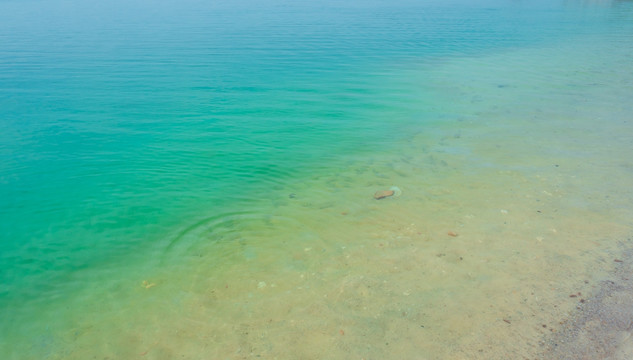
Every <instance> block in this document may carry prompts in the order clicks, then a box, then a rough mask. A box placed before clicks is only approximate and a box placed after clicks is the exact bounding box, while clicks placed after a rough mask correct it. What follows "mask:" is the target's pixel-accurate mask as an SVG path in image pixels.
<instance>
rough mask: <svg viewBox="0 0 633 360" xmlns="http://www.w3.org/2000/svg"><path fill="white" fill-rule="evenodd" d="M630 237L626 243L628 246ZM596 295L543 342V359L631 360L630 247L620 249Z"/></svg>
mask: <svg viewBox="0 0 633 360" xmlns="http://www.w3.org/2000/svg"><path fill="white" fill-rule="evenodd" d="M631 242H632V239H631V238H629V239H628V240H627V242H626V244H627V245H631ZM613 260H614V261H615V262H616V263H617V267H616V270H615V271H614V272H613V274H612V275H611V276H610V277H609V278H607V279H605V280H604V281H602V282H601V284H600V285H599V290H598V291H597V292H596V294H595V296H593V297H591V298H588V299H582V298H580V297H578V299H579V303H578V307H577V308H578V312H577V313H576V314H575V315H573V316H572V317H571V318H570V319H568V320H567V321H565V322H564V324H563V328H562V330H561V331H559V332H558V333H556V335H554V336H552V337H551V338H549V339H546V341H545V343H544V344H543V345H544V347H545V349H546V350H545V351H544V352H543V353H542V356H541V358H543V359H575V360H577V359H609V360H624V359H633V249H628V250H626V251H624V252H623V254H622V256H621V257H620V258H618V259H613Z"/></svg>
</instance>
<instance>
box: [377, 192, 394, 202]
mask: <svg viewBox="0 0 633 360" xmlns="http://www.w3.org/2000/svg"><path fill="white" fill-rule="evenodd" d="M393 194H394V192H393V190H380V191H376V193H375V194H374V199H376V200H380V199H384V198H386V197H389V196H393Z"/></svg>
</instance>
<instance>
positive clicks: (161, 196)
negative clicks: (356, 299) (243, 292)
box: [0, 0, 633, 359]
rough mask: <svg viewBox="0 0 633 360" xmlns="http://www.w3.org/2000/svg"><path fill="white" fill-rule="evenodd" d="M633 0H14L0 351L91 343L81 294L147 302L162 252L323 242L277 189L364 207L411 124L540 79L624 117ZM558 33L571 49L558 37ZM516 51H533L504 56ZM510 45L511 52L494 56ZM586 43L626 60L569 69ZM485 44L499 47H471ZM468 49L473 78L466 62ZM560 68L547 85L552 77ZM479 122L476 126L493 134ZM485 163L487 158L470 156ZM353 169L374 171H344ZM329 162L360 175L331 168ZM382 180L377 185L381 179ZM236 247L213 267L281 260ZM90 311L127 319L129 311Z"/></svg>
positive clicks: (445, 117)
mask: <svg viewBox="0 0 633 360" xmlns="http://www.w3.org/2000/svg"><path fill="white" fill-rule="evenodd" d="M632 5H633V4H632V3H631V2H627V1H603V2H599V1H596V2H583V1H554V2H546V1H543V2H521V1H488V2H483V3H482V2H477V3H476V2H458V1H450V2H434V1H429V2H422V1H419V2H418V1H395V2H389V3H383V2H380V1H370V2H362V3H361V2H357V3H346V4H341V3H339V2H330V1H324V2H320V1H319V2H289V1H288V2H286V1H273V2H256V1H252V2H245V1H238V2H229V1H226V2H217V3H206V2H202V1H185V2H179V3H170V2H161V1H143V2H118V1H115V2H107V3H97V2H88V3H85V2H84V3H80V2H77V1H54V0H48V1H26V2H17V1H2V2H0V130H1V131H0V239H1V242H0V319H1V320H0V334H1V336H0V339H1V340H0V354H5V355H4V356H3V358H10V359H23V358H40V359H41V358H73V357H75V358H82V356H85V353H80V352H77V350H76V349H75V348H74V347H73V346H75V345H73V344H75V343H74V342H73V340H69V337H72V336H71V335H69V334H70V333H72V332H75V333H76V331H77V330H76V329H77V325H76V323H75V322H73V321H75V319H73V318H71V317H69V316H68V315H67V314H68V313H71V312H74V313H75V315H76V317H77V319H85V316H84V315H86V314H92V313H94V312H95V311H101V310H99V309H100V306H101V305H96V303H94V301H95V299H97V298H101V297H103V296H104V294H107V296H110V297H111V298H117V297H118V295H117V294H119V293H120V294H121V295H120V298H121V299H122V300H120V302H119V303H117V302H112V303H111V304H110V306H109V307H108V306H106V307H105V309H106V310H104V313H105V314H107V315H106V316H105V318H106V319H107V318H108V316H110V317H111V318H112V319H115V318H117V316H121V317H123V318H125V317H126V316H130V318H133V315H129V314H127V313H126V312H125V311H124V310H122V309H126V308H127V305H126V304H129V301H131V300H130V299H131V298H133V295H129V294H128V292H127V290H124V289H125V288H126V286H128V284H130V283H133V284H134V285H133V286H134V287H136V288H139V287H140V286H138V285H139V284H142V281H147V280H145V279H147V278H150V277H151V276H152V275H151V274H154V275H153V276H157V275H155V274H157V273H161V272H165V273H172V274H173V276H174V278H176V279H180V280H179V281H184V283H187V281H188V280H187V279H188V276H190V275H191V274H192V269H194V268H196V269H197V267H196V266H198V265H196V266H193V265H192V264H194V263H195V264H197V261H198V260H196V258H198V257H203V256H206V254H208V253H209V252H213V251H215V250H213V248H211V246H213V245H212V244H216V243H239V242H242V241H244V239H245V238H249V239H250V238H256V239H257V240H256V241H257V243H258V244H264V245H261V246H270V247H272V248H275V249H276V248H278V247H282V248H283V247H284V246H286V245H284V244H286V242H290V243H292V242H293V241H299V242H301V243H304V242H307V243H310V241H312V240H314V239H315V238H316V237H315V235H314V234H315V233H316V230H314V229H317V228H320V227H321V226H322V225H319V224H314V223H312V220H310V219H311V215H309V214H308V215H305V214H302V216H299V215H297V217H296V218H292V214H293V211H290V212H288V213H284V214H283V215H279V209H280V208H283V207H284V206H287V203H289V202H291V201H294V200H297V201H306V203H307V202H308V200H304V199H305V198H310V200H309V203H310V204H315V205H314V206H316V207H321V208H323V209H327V208H332V207H333V208H338V207H342V208H346V209H347V208H352V209H355V207H362V205H358V199H357V198H355V197H353V196H351V195H350V196H348V197H346V196H347V195H346V193H347V190H345V191H343V190H341V192H340V193H339V192H337V191H339V190H340V189H350V188H353V187H354V186H356V188H358V186H357V185H359V184H362V185H363V186H368V187H370V188H371V186H376V185H381V186H387V185H391V184H387V183H385V184H380V183H371V184H369V180H367V179H368V177H367V176H368V175H367V174H372V176H374V175H375V176H377V177H380V176H381V173H382V174H385V173H389V172H390V171H392V172H393V171H395V172H396V173H397V172H398V171H399V170H398V169H394V166H393V165H391V163H390V161H389V160H382V159H381V156H382V155H381V154H393V153H398V152H401V153H403V156H406V155H407V153H406V152H405V151H404V150H402V149H403V144H409V143H412V142H416V141H419V139H420V138H423V139H431V140H432V139H439V138H440V137H442V136H446V134H450V136H452V137H454V138H460V137H461V136H462V135H461V133H460V132H459V131H460V130H459V128H457V127H455V123H454V122H455V121H456V120H459V121H467V122H468V123H469V124H474V125H473V126H481V125H482V124H485V123H486V122H488V121H490V122H491V123H492V124H493V125H494V127H492V128H491V132H494V131H493V130H492V129H502V128H503V126H504V123H505V122H508V124H507V126H508V127H510V126H512V124H511V123H512V122H513V121H522V120H523V119H519V118H517V117H516V116H515V117H509V118H508V119H503V120H502V121H495V120H490V119H486V118H485V117H483V116H480V115H481V112H482V111H484V112H485V111H486V110H485V109H487V106H489V105H490V104H491V103H495V102H497V103H496V104H495V106H499V107H502V108H504V107H508V108H514V109H516V107H513V106H511V105H508V102H506V101H507V100H508V99H510V98H512V99H515V100H516V99H526V101H525V103H523V104H521V105H519V109H520V106H525V109H526V112H527V111H531V110H533V109H532V108H531V107H530V104H529V102H530V101H532V102H534V103H536V102H539V101H542V100H543V99H542V98H541V97H540V96H539V94H540V95H542V97H543V98H545V97H548V98H549V99H550V100H551V99H554V100H551V102H552V103H553V104H552V103H548V104H547V106H550V107H549V108H548V109H554V108H557V105H556V101H557V98H556V96H559V97H561V99H560V100H561V102H560V103H559V104H562V105H560V106H558V110H557V111H559V113H558V114H557V113H556V112H555V111H550V112H548V114H549V115H555V116H556V115H560V116H558V118H560V119H565V118H568V117H573V116H575V115H578V110H577V108H576V107H575V106H574V105H570V104H567V103H564V102H565V101H567V100H569V99H572V101H576V99H577V98H570V97H565V96H567V95H569V94H570V93H572V94H571V95H569V96H572V95H574V94H576V95H578V94H579V93H580V94H590V93H591V94H594V93H593V90H586V89H585V87H586V86H588V84H596V83H598V84H600V85H601V86H603V88H601V89H599V90H600V91H596V92H595V94H594V95H596V96H597V98H598V99H599V100H600V101H597V102H595V104H593V106H592V107H588V108H587V109H588V110H589V111H590V112H591V111H595V113H596V114H598V113H601V114H602V112H603V110H605V109H610V110H613V111H614V114H615V115H612V117H611V119H617V121H620V120H621V119H623V118H625V117H627V116H630V112H629V110H631V109H630V106H629V107H626V103H627V102H626V101H625V100H623V99H624V97H623V95H622V94H624V95H626V93H627V91H628V93H629V95H630V90H631V88H630V85H628V90H627V89H626V86H627V85H626V84H623V83H619V82H617V81H610V82H609V83H604V82H605V80H604V79H605V78H606V76H609V80H613V79H618V78H621V76H625V75H626V74H627V70H626V66H627V65H631V62H633V59H632V58H631V52H630V51H627V49H629V46H630V45H631V41H630V39H629V38H630V37H631V35H633V26H632V25H631V24H633V6H632ZM574 44H577V46H574ZM563 46H564V49H565V52H564V53H563V54H561V53H557V52H556V51H555V49H557V48H562V47H563ZM543 49H547V51H552V49H554V51H552V52H550V53H548V52H543ZM570 49H571V51H570ZM517 52H524V53H526V54H528V55H529V54H530V53H531V52H532V53H534V54H535V56H534V57H531V58H530V57H527V58H519V57H512V56H508V57H507V58H505V60H507V59H510V60H511V61H514V62H512V63H504V62H502V61H504V57H503V56H504V54H511V53H517ZM551 54H556V56H557V58H556V59H555V61H556V62H557V64H558V67H553V68H552V69H554V70H553V71H552V72H551V73H547V72H542V73H535V72H534V69H539V68H547V66H548V65H551V61H553V60H552V57H550V55H551ZM565 54H568V55H567V56H568V57H569V58H566V57H565V56H566V55H565ZM497 55H498V56H500V57H499V58H498V59H500V60H499V61H501V62H498V63H495V60H492V61H491V60H487V59H488V58H489V57H491V56H497ZM579 56H580V58H579ZM583 56H587V58H588V59H587V63H591V64H593V65H595V66H599V64H600V63H601V61H602V60H601V58H600V56H603V57H604V61H605V62H607V61H608V60H613V59H614V58H617V59H618V61H620V63H621V64H624V66H623V67H622V68H621V69H612V71H611V72H610V73H609V74H607V75H605V74H603V73H599V72H595V73H591V71H588V72H584V73H582V72H577V73H576V74H575V75H574V76H567V77H565V76H560V77H559V75H560V73H556V71H558V70H561V69H565V61H567V60H568V61H569V62H570V63H572V64H576V65H571V66H572V68H570V69H575V68H573V66H577V67H578V66H580V65H578V64H581V65H582V61H583V59H582V57H583ZM460 61H461V62H463V63H462V64H461V65H460V66H454V64H455V62H460ZM614 61H615V60H614ZM482 63H485V64H487V66H488V67H485V66H484V67H477V64H482ZM469 66H472V67H473V69H474V70H473V72H470V73H469V72H467V71H465V74H469V75H472V76H473V79H472V82H466V80H464V79H466V77H464V76H462V75H463V74H460V73H459V72H457V71H456V70H455V69H458V68H460V67H461V68H463V69H468V67H469ZM579 68H580V69H581V70H582V71H584V70H586V69H582V66H580V67H579ZM447 69H453V70H450V71H449V70H447ZM482 69H483V70H482ZM629 69H630V68H629ZM618 70H619V71H622V74H620V73H618ZM478 71H485V73H480V72H478ZM570 71H572V70H570ZM479 75H481V78H478V77H477V76H479ZM566 75H569V74H566ZM495 76H497V78H495ZM541 76H542V78H541ZM455 78H461V79H462V80H463V81H464V83H461V84H459V85H457V82H456V80H455ZM572 78H573V79H575V80H574V81H576V83H574V81H570V80H569V79H572ZM535 79H536V80H535ZM530 81H533V82H536V85H534V83H530ZM539 81H540V82H539ZM483 82H488V83H489V84H490V85H491V89H493V91H498V93H483V92H481V93H479V96H482V97H483V98H482V99H478V98H477V96H478V94H477V93H476V92H477V91H475V93H473V92H472V91H470V90H472V89H478V88H479V87H481V86H482V83H483ZM544 83H548V84H549V85H550V86H551V87H550V88H548V91H551V95H552V96H549V95H548V94H547V93H539V88H537V86H541V85H542V84H544ZM570 83H571V84H572V85H570ZM561 89H562V90H561ZM561 94H563V95H565V96H563V95H561ZM599 96H603V98H599ZM593 98H594V99H595V98H596V97H593ZM482 102H483V104H484V105H482ZM545 102H547V101H545ZM541 105H542V104H541ZM539 106H540V105H539ZM587 109H585V110H587ZM616 110H617V111H616ZM517 111H519V112H520V110H517ZM589 121H591V119H589ZM613 121H616V120H613ZM583 124H585V123H583ZM583 126H584V125H583ZM595 126H601V125H600V124H595ZM604 128H611V127H610V126H609V121H607V123H605V124H604ZM585 130H586V131H591V128H587V129H585ZM461 131H464V130H461ZM619 133H620V134H623V133H622V132H619ZM485 134H486V133H485V132H484V133H483V135H482V136H481V138H482V140H481V145H482V146H485V144H486V143H490V142H494V141H495V140H490V138H488V137H487V136H489V135H485ZM500 136H501V137H503V136H505V135H504V134H501V135H500ZM416 139H417V140H416ZM424 141H427V140H424ZM424 141H422V143H424ZM600 141H602V140H600ZM475 144H476V142H475ZM420 146H421V149H428V146H430V145H428V144H427V145H424V144H422V145H420ZM588 146H596V145H595V144H589V145H588ZM475 148H476V147H475V146H474V145H473V146H465V147H459V146H456V147H449V148H447V149H444V150H442V151H440V152H443V153H449V154H451V155H459V154H468V153H470V152H473V151H475V150H474V149H475ZM425 151H426V150H425ZM564 151H567V150H564ZM558 155H560V154H557V155H556V156H558ZM412 156H413V155H412ZM622 156H623V157H624V156H625V155H624V154H622ZM493 157H494V155H493ZM473 158H474V157H473ZM438 161H439V160H438ZM491 162H494V161H493V160H491V158H486V157H480V158H477V159H475V160H473V161H469V164H470V165H468V166H472V167H473V168H486V167H488V166H491V165H490V164H491ZM359 163H363V164H366V165H364V166H365V168H364V167H362V166H361V167H358V164H359ZM367 166H368V167H369V168H373V170H368V168H366V167H367ZM526 166H527V167H529V165H526ZM350 169H355V170H354V171H355V174H356V175H358V176H360V179H356V180H350V179H351V178H352V177H354V174H353V172H352V171H351V170H350ZM401 171H402V172H403V173H407V171H409V173H407V176H413V177H415V176H420V177H421V178H423V176H425V175H422V174H420V173H415V171H414V172H413V173H412V172H411V171H412V170H410V169H409V170H401ZM468 171H470V170H464V172H465V173H468ZM350 172H352V174H350ZM365 172H366V174H365ZM332 174H344V175H342V177H341V178H340V179H338V180H337V179H335V180H331V179H330V180H328V181H327V182H324V183H319V184H316V183H318V181H319V179H324V178H328V177H330V176H332ZM363 174H365V175H363ZM412 174H417V175H412ZM389 176H391V175H386V177H387V178H388V179H389V180H391V178H389ZM403 176H404V175H403ZM434 176H439V177H441V176H445V174H439V175H438V174H436V175H434ZM464 176H466V175H464ZM348 177H349V178H350V179H348ZM363 177H364V178H363ZM365 181H366V182H365ZM423 181H430V180H423ZM313 183H315V184H313ZM310 184H313V185H314V186H313V189H314V190H313V191H315V193H314V194H312V195H308V194H309V192H310V190H309V189H310V186H309V185H310ZM623 188H625V187H623ZM328 189H329V190H328ZM372 189H373V188H372ZM328 191H333V192H336V193H337V196H335V197H334V198H330V197H329V196H328ZM367 191H368V194H369V198H371V194H372V193H373V191H375V190H370V189H368V190H367ZM350 192H351V193H353V190H350ZM404 194H406V192H405V193H404ZM310 196H312V197H310ZM403 199H404V198H403ZM321 200H322V201H323V203H320V202H319V201H321ZM623 207H625V208H626V207H627V205H623ZM279 223H282V227H283V228H284V229H285V232H284V233H283V236H282V235H279V233H278V232H277V227H276V226H277V224H279ZM354 226H355V225H350V224H348V225H347V227H345V225H341V227H340V228H339V230H340V231H339V232H340V233H341V234H348V233H353V232H354V231H355V230H354V229H353V228H354ZM306 229H308V230H306ZM309 229H312V230H309ZM323 236H324V235H323V234H320V235H319V237H323ZM282 241H283V244H282V243H281V242H282ZM276 242H279V243H278V244H277V243H276ZM326 242H327V241H326ZM270 244H275V245H270ZM223 246H225V245H223ZM226 246H229V245H226ZM302 246H303V245H302ZM229 247H230V246H229ZM311 248H312V247H306V249H311ZM225 251H227V253H226V254H224V255H222V254H220V253H217V254H214V255H213V256H215V257H214V259H216V261H217V262H218V263H217V264H216V263H209V264H207V266H208V268H207V269H206V270H205V271H206V272H205V274H207V275H208V274H215V273H220V272H225V271H228V270H227V269H226V268H227V267H228V266H231V265H232V264H234V263H237V264H239V263H241V262H244V261H251V263H253V262H255V263H257V262H258V261H261V266H259V265H258V266H254V268H255V269H258V270H257V271H261V272H263V273H265V271H266V270H265V269H266V268H267V267H266V266H268V265H266V266H264V265H263V264H269V261H272V260H271V259H270V258H268V257H266V256H264V255H262V253H261V251H260V252H257V251H256V250H254V249H250V248H246V249H243V250H240V251H242V252H240V255H239V256H236V255H235V254H234V253H233V251H234V250H231V249H230V248H229V249H225ZM267 256H271V257H273V258H274V257H275V256H276V255H275V252H274V251H272V252H271V253H270V254H269V255H267ZM295 265H296V264H294V263H291V265H289V266H295ZM214 266H216V267H217V268H214ZM296 266H299V267H301V266H306V267H308V268H310V266H311V265H296ZM314 266H317V265H314ZM262 269H264V270H262ZM183 279H184V280H183ZM143 283H144V282H143ZM144 284H146V285H149V284H150V282H147V283H144ZM156 287H157V288H158V287H159V285H156ZM135 290H136V289H135ZM148 290H149V287H148ZM174 301H175V300H174ZM70 308H72V311H71V310H69V309H70ZM161 309H163V310H165V309H170V307H169V305H165V306H164V307H161ZM126 311H127V310H126ZM148 311H150V310H148ZM172 311H173V312H175V313H177V312H178V310H177V307H173V308H172ZM62 313H63V314H66V315H64V316H63V318H60V317H61V315H60V317H56V316H55V314H62ZM82 314H84V315H82ZM138 316H141V315H138ZM130 321H131V320H130ZM113 322H114V320H113ZM95 324H103V326H104V328H107V329H109V330H108V331H109V332H108V334H116V333H117V332H118V331H120V332H121V333H125V330H123V329H125V328H126V326H124V325H121V327H117V326H116V325H115V324H107V320H104V319H99V320H98V321H97V320H95V321H94V323H93V325H91V326H93V327H94V326H97V327H98V326H99V325H95ZM155 326H158V327H160V326H161V325H160V322H158V325H155ZM104 331H105V330H104ZM99 336H102V334H101V335H96V336H94V337H93V338H92V340H85V337H84V340H83V341H85V343H82V344H84V345H82V346H84V347H86V346H87V345H85V344H91V343H92V344H98V343H100V341H99V340H98V339H99ZM216 346H217V347H222V342H221V341H220V342H218V343H217V344H216ZM177 348H178V346H177V345H174V347H173V349H177ZM174 351H177V350H174ZM105 353H107V350H104V349H101V350H99V351H97V350H95V352H94V354H98V355H102V354H105ZM202 353H204V352H202ZM82 354H83V355H82ZM119 356H123V357H119V358H124V357H125V355H120V354H119ZM196 356H199V357H200V358H204V356H202V355H200V353H198V354H197V355H190V358H198V357H196ZM114 358H117V357H116V356H115V357H114ZM157 358H158V357H157Z"/></svg>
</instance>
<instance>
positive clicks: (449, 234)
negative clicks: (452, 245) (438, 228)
mask: <svg viewBox="0 0 633 360" xmlns="http://www.w3.org/2000/svg"><path fill="white" fill-rule="evenodd" d="M446 235H448V236H452V237H455V236H457V235H458V234H457V233H456V232H454V231H449V232H447V233H446Z"/></svg>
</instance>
